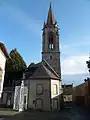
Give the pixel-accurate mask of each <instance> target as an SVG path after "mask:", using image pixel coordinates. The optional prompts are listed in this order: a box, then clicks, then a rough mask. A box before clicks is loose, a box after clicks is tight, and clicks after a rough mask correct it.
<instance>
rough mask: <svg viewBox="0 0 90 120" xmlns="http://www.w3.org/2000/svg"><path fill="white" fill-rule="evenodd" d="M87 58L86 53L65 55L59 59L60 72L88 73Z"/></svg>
mask: <svg viewBox="0 0 90 120" xmlns="http://www.w3.org/2000/svg"><path fill="white" fill-rule="evenodd" d="M87 60H88V55H82V56H71V57H67V58H66V59H64V60H62V61H61V68H62V74H81V73H88V69H87V65H86V61H87Z"/></svg>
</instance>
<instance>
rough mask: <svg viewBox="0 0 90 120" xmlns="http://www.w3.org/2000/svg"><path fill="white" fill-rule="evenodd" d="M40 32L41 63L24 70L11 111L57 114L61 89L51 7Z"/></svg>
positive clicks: (57, 42)
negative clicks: (23, 110) (51, 112)
mask: <svg viewBox="0 0 90 120" xmlns="http://www.w3.org/2000/svg"><path fill="white" fill-rule="evenodd" d="M42 31H43V32H42V53H41V54H42V61H41V62H39V63H37V64H32V65H30V66H28V68H27V70H26V71H25V73H24V75H23V80H22V84H21V87H20V86H16V89H15V95H14V106H13V109H18V108H19V109H22V106H23V109H35V110H43V111H54V110H60V102H61V101H60V95H61V93H62V88H61V67H60V50H59V27H58V25H57V22H56V20H55V18H54V15H53V12H52V6H51V3H50V8H49V11H48V17H47V21H46V22H44V25H43V29H42ZM23 86H24V89H23ZM20 89H21V90H20ZM22 91H23V92H22ZM19 93H20V94H19ZM17 100H18V102H17ZM20 111H22V110H20Z"/></svg>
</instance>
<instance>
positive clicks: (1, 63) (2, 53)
mask: <svg viewBox="0 0 90 120" xmlns="http://www.w3.org/2000/svg"><path fill="white" fill-rule="evenodd" d="M8 57H9V56H8V52H7V50H6V47H5V45H4V44H3V43H2V42H0V99H1V96H2V92H3V83H4V75H5V64H6V59H7V58H8Z"/></svg>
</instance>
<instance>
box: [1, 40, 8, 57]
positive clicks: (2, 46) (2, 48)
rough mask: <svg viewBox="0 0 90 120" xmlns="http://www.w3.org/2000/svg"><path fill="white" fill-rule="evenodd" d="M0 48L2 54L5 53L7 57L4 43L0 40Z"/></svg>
mask: <svg viewBox="0 0 90 120" xmlns="http://www.w3.org/2000/svg"><path fill="white" fill-rule="evenodd" d="M0 49H1V50H2V52H3V54H4V55H5V57H6V58H8V57H9V55H8V52H7V50H6V47H5V45H4V44H3V43H2V42H0Z"/></svg>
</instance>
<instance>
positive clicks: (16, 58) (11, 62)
mask: <svg viewBox="0 0 90 120" xmlns="http://www.w3.org/2000/svg"><path fill="white" fill-rule="evenodd" d="M9 56H10V58H9V59H7V61H6V68H5V84H7V85H11V84H12V82H13V81H15V82H16V81H20V80H21V78H22V74H23V72H24V71H25V69H26V63H25V62H24V60H23V58H22V57H21V55H20V54H19V52H18V51H17V49H14V50H11V52H10V54H9Z"/></svg>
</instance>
